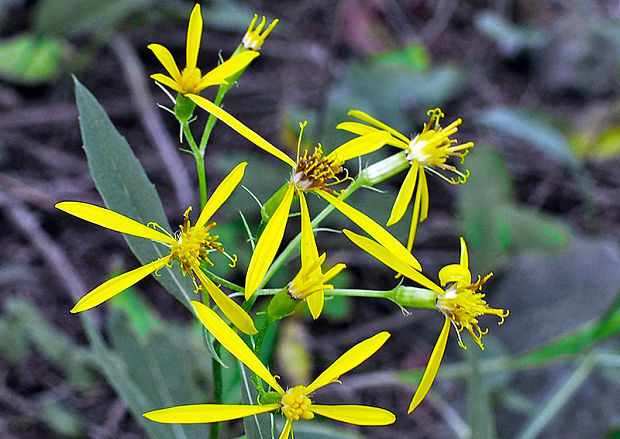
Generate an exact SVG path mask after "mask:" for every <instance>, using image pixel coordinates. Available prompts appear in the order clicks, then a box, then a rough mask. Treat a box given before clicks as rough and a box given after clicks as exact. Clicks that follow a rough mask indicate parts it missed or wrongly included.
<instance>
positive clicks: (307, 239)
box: [299, 192, 319, 267]
mask: <svg viewBox="0 0 620 439" xmlns="http://www.w3.org/2000/svg"><path fill="white" fill-rule="evenodd" d="M299 204H300V206H301V251H300V252H301V266H302V267H305V266H307V265H312V264H314V263H315V261H316V260H317V259H318V258H319V249H318V248H317V246H316V241H315V239H314V231H313V230H312V222H311V221H310V213H309V212H308V204H307V203H306V196H305V195H304V193H303V192H299Z"/></svg>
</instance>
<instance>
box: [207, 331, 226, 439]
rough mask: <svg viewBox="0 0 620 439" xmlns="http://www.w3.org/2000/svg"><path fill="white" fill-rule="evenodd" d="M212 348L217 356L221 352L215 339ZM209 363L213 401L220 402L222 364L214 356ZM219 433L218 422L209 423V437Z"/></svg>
mask: <svg viewBox="0 0 620 439" xmlns="http://www.w3.org/2000/svg"><path fill="white" fill-rule="evenodd" d="M213 349H214V350H215V352H216V353H217V356H218V357H219V356H220V354H221V352H222V345H221V344H220V342H218V341H217V340H214V341H213ZM211 365H212V367H213V402H214V404H221V403H222V388H223V386H222V365H221V364H220V362H219V361H217V360H216V359H215V358H212V359H211ZM219 435H220V423H219V422H214V423H212V424H211V429H210V433H209V439H218V437H219Z"/></svg>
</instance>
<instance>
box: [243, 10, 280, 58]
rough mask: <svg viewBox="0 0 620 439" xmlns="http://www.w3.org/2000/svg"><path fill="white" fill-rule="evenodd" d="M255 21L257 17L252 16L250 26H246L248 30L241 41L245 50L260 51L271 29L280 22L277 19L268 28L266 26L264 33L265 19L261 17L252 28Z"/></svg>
mask: <svg viewBox="0 0 620 439" xmlns="http://www.w3.org/2000/svg"><path fill="white" fill-rule="evenodd" d="M257 21H258V15H257V14H254V18H252V22H251V23H250V26H248V30H247V31H246V32H245V35H244V36H243V40H242V41H241V44H243V47H245V48H246V49H247V50H260V48H261V46H262V45H263V43H264V42H265V39H266V38H267V37H268V36H269V34H270V33H271V31H272V30H273V28H274V27H276V25H277V24H278V22H279V21H280V20H278V19H277V18H276V19H275V20H273V21H272V22H271V23H270V24H269V26H267V29H265V31H263V28H264V27H265V24H266V19H265V17H264V16H263V18H262V20H261V21H260V23H259V24H258V26H256V27H254V25H255V24H256V22H257ZM261 32H262V33H261Z"/></svg>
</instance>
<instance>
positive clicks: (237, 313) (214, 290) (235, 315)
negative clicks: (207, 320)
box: [194, 269, 258, 335]
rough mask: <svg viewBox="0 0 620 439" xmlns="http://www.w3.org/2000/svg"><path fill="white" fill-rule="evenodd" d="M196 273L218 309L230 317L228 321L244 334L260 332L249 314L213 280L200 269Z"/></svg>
mask: <svg viewBox="0 0 620 439" xmlns="http://www.w3.org/2000/svg"><path fill="white" fill-rule="evenodd" d="M194 273H196V276H198V279H200V283H201V284H202V285H204V286H205V287H206V289H207V292H208V293H209V296H211V298H212V299H213V301H214V302H215V304H216V305H217V306H218V308H219V309H220V310H222V313H223V314H224V315H225V316H226V317H228V320H230V321H231V322H232V324H233V325H235V326H236V327H237V328H239V330H240V331H241V332H243V333H244V334H249V335H254V334H256V333H257V332H258V331H257V330H256V327H255V326H254V322H253V321H252V318H251V317H250V316H249V315H248V313H247V312H245V310H244V309H243V308H241V307H240V306H239V305H237V303H236V302H235V301H234V300H232V299H231V298H230V297H228V296H227V295H226V294H224V292H223V291H222V290H220V289H219V288H218V286H217V285H215V284H214V283H213V282H212V281H211V279H209V278H208V277H207V276H205V274H204V273H203V272H202V270H200V269H198V270H196V271H194Z"/></svg>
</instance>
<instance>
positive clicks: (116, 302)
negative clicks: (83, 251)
mask: <svg viewBox="0 0 620 439" xmlns="http://www.w3.org/2000/svg"><path fill="white" fill-rule="evenodd" d="M114 276H116V274H114V273H113V274H112V276H110V277H114ZM110 306H111V307H114V308H119V309H121V310H123V311H125V312H126V313H127V316H128V317H129V320H131V325H132V326H133V327H134V328H135V330H136V331H137V332H138V334H139V335H140V336H145V335H146V334H147V333H148V332H150V331H151V330H152V329H155V328H157V327H159V326H161V325H162V322H161V320H160V319H159V318H158V316H157V314H156V313H155V310H154V309H153V308H152V307H151V305H150V304H149V303H148V302H147V301H146V300H144V297H142V295H141V294H139V293H138V292H137V291H136V289H135V288H128V289H127V290H125V292H124V293H123V294H118V295H116V296H114V297H113V298H112V299H110Z"/></svg>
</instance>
